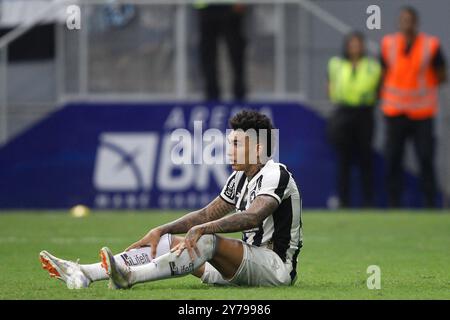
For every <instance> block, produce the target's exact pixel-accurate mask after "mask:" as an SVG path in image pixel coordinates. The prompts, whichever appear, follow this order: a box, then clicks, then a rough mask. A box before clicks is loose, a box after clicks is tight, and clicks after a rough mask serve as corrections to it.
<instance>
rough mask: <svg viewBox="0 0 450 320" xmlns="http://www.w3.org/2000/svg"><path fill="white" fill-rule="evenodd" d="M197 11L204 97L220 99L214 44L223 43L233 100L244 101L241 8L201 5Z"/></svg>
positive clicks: (242, 20) (243, 48)
mask: <svg viewBox="0 0 450 320" xmlns="http://www.w3.org/2000/svg"><path fill="white" fill-rule="evenodd" d="M197 7H198V13H199V27H200V59H201V61H200V65H201V71H202V75H203V78H204V82H205V88H204V95H205V99H206V100H209V101H218V100H220V99H221V90H220V86H219V80H218V66H217V47H218V40H219V39H220V38H221V37H223V39H224V40H225V43H226V46H227V49H228V54H229V58H230V62H231V69H232V73H233V96H234V99H235V100H237V101H242V100H244V99H245V97H246V85H245V45H246V40H245V36H244V30H243V27H244V17H245V10H246V9H245V7H244V6H243V5H240V4H202V5H201V6H197Z"/></svg>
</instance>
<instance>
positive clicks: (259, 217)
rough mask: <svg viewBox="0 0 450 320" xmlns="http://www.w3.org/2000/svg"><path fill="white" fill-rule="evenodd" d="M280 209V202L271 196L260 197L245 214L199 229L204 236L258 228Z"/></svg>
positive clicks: (222, 219)
mask: <svg viewBox="0 0 450 320" xmlns="http://www.w3.org/2000/svg"><path fill="white" fill-rule="evenodd" d="M277 208H278V202H277V201H276V200H275V199H274V198H273V197H271V196H263V195H262V196H258V197H256V198H255V200H254V201H253V203H252V205H251V206H250V208H249V209H248V210H246V211H244V212H240V213H236V214H233V215H229V216H227V217H224V218H221V219H219V220H215V221H212V222H208V223H204V224H202V225H200V226H198V227H197V228H199V229H200V232H201V233H202V234H211V233H227V232H237V231H244V230H248V229H252V228H256V227H258V226H259V225H260V224H261V223H262V222H263V221H264V219H266V218H267V217H268V216H270V215H271V214H272V213H273V212H274V211H275V210H276V209H277Z"/></svg>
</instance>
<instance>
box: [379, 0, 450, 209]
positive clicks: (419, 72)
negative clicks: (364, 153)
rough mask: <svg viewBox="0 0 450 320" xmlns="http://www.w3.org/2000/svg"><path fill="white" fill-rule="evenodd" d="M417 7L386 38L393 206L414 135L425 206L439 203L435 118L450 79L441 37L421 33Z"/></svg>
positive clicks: (389, 185) (407, 9) (383, 50)
mask: <svg viewBox="0 0 450 320" xmlns="http://www.w3.org/2000/svg"><path fill="white" fill-rule="evenodd" d="M418 25H419V17H418V14H417V12H416V10H415V9H414V8H412V7H404V8H402V9H401V11H400V16H399V32H397V33H394V34H388V35H386V36H385V37H384V38H383V39H382V43H381V61H382V66H383V74H384V80H383V87H382V93H381V98H382V104H381V108H382V111H383V113H384V115H385V119H386V128H387V132H386V144H385V147H386V160H387V191H388V197H389V198H388V201H389V206H391V207H398V206H400V205H401V196H402V190H403V181H402V176H403V170H402V161H403V154H404V148H405V143H406V141H407V139H408V138H412V140H413V142H414V147H415V153H416V156H417V158H418V160H419V166H420V175H421V184H422V190H423V193H424V195H425V206H426V207H435V206H436V199H435V198H436V180H435V173H434V149H435V141H434V135H433V120H434V118H435V117H436V114H437V110H438V87H439V85H440V84H442V83H444V82H445V81H446V79H447V75H446V63H445V59H444V56H443V53H442V49H441V46H440V42H439V39H438V38H437V37H435V36H431V35H428V34H426V33H423V32H419V31H418Z"/></svg>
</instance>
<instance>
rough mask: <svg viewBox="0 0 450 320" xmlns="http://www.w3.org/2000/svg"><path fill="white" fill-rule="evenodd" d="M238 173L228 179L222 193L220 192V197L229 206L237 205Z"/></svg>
mask: <svg viewBox="0 0 450 320" xmlns="http://www.w3.org/2000/svg"><path fill="white" fill-rule="evenodd" d="M236 173H237V172H236V171H234V172H233V173H232V174H231V175H230V176H229V177H228V179H227V182H226V183H225V185H224V187H223V188H222V191H221V192H220V195H219V196H220V197H221V198H222V199H223V200H224V201H225V202H228V203H229V204H233V205H235V204H236Z"/></svg>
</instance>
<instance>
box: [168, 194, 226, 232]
mask: <svg viewBox="0 0 450 320" xmlns="http://www.w3.org/2000/svg"><path fill="white" fill-rule="evenodd" d="M233 209H234V206H233V205H232V204H229V203H227V202H225V201H224V200H222V199H221V198H220V197H217V198H215V199H214V200H213V201H211V202H210V203H209V204H208V205H207V206H206V207H204V208H203V209H200V210H197V211H193V212H191V213H188V214H186V215H185V216H183V217H181V218H179V219H177V220H175V221H173V222H170V223H167V224H165V225H163V226H161V227H160V228H161V230H162V233H163V234H165V233H172V234H178V233H186V232H188V231H189V229H190V228H192V227H193V226H196V225H199V224H202V223H206V222H209V221H214V220H217V219H219V218H222V217H223V216H225V215H226V214H228V213H230V212H231V211H232V210H233Z"/></svg>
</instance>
